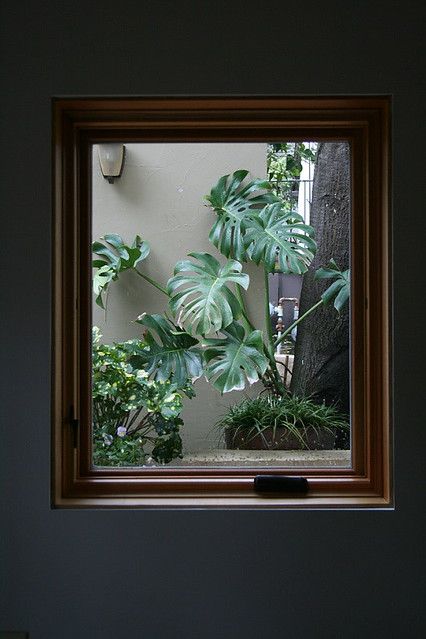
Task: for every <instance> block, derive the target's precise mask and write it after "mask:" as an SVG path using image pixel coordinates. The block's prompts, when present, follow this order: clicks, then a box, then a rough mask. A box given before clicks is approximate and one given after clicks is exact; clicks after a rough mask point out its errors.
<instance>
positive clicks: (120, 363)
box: [92, 327, 182, 466]
mask: <svg viewBox="0 0 426 639" xmlns="http://www.w3.org/2000/svg"><path fill="white" fill-rule="evenodd" d="M100 338H101V334H100V331H99V329H98V328H97V327H94V328H93V355H92V358H93V378H92V388H93V390H92V397H93V446H94V450H93V460H94V463H95V464H97V465H114V466H117V465H119V466H126V465H132V464H142V463H144V461H145V460H146V458H147V457H148V456H151V457H152V458H153V459H154V460H155V461H157V462H160V463H167V462H168V461H171V459H173V458H174V457H176V456H179V455H180V454H181V448H180V452H178V454H175V453H176V451H178V448H179V446H178V444H179V441H180V436H179V426H180V424H181V423H182V421H181V420H180V418H179V415H180V412H181V410H182V398H181V396H180V394H179V393H178V392H177V386H176V384H173V383H171V382H170V381H169V380H164V381H153V380H150V379H148V373H147V372H146V371H145V370H143V369H141V368H138V367H135V366H132V364H131V363H130V362H129V357H130V358H131V357H132V355H134V354H135V353H138V352H141V351H143V350H144V349H145V348H147V345H146V343H145V342H143V341H140V340H129V341H128V342H122V343H115V344H112V345H110V344H101V343H100ZM159 424H161V428H159ZM180 447H181V443H180ZM150 448H152V450H151V452H149V449H150ZM165 460H167V461H165Z"/></svg>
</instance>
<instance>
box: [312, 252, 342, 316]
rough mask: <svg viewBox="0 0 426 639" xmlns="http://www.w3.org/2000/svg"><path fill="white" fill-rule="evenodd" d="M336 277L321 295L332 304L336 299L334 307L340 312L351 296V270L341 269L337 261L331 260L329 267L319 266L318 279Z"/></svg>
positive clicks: (324, 300) (316, 274)
mask: <svg viewBox="0 0 426 639" xmlns="http://www.w3.org/2000/svg"><path fill="white" fill-rule="evenodd" d="M331 278H334V279H335V280H336V281H335V282H333V283H332V284H331V285H330V286H329V287H328V289H327V290H326V291H324V293H323V294H322V295H321V299H322V300H323V302H324V304H330V302H331V301H332V300H334V308H335V309H336V310H337V311H338V312H339V313H340V311H341V310H342V308H343V307H344V306H345V304H346V302H347V301H348V299H349V297H350V270H349V269H348V270H346V271H341V270H340V269H339V267H338V266H337V264H336V262H335V261H334V260H333V259H332V260H330V263H329V266H328V268H323V267H321V268H319V269H317V271H316V272H315V279H316V280H321V279H322V280H325V279H331Z"/></svg>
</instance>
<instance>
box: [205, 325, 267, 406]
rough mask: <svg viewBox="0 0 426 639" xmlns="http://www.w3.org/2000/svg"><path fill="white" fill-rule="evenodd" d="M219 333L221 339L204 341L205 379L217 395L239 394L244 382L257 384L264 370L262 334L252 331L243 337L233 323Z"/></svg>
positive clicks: (265, 363) (239, 329)
mask: <svg viewBox="0 0 426 639" xmlns="http://www.w3.org/2000/svg"><path fill="white" fill-rule="evenodd" d="M222 332H223V334H224V337H223V338H218V339H206V340H205V341H204V343H205V346H206V350H205V352H204V357H205V360H206V363H207V367H206V375H207V378H208V380H209V381H210V382H211V383H212V384H213V386H214V387H215V388H217V389H218V390H219V391H220V392H221V393H229V392H230V391H232V390H243V389H244V388H245V385H246V381H247V382H248V383H249V384H253V383H254V382H257V380H258V379H259V377H260V376H261V375H263V374H264V373H265V371H266V369H267V366H268V360H267V358H266V357H265V355H264V353H263V340H262V333H261V331H258V330H255V331H252V332H251V333H249V334H246V333H245V331H244V329H243V327H242V326H240V325H239V324H237V323H236V322H233V323H232V324H231V325H230V326H228V327H227V328H226V329H224V330H223V331H222Z"/></svg>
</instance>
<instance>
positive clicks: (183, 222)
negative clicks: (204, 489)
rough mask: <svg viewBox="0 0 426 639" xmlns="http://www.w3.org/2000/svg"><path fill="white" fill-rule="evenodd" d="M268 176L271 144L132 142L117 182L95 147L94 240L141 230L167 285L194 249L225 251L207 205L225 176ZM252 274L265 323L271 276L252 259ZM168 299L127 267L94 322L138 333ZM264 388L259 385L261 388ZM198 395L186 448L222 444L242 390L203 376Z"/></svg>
mask: <svg viewBox="0 0 426 639" xmlns="http://www.w3.org/2000/svg"><path fill="white" fill-rule="evenodd" d="M241 168H245V169H248V170H249V171H250V173H251V175H252V176H253V177H264V176H265V171H266V144H234V143H232V144H229V143H224V144H217V143H214V144H211V143H206V144H204V143H195V144H128V145H126V162H125V166H124V170H123V174H122V177H121V178H120V179H119V180H117V181H116V182H115V183H114V184H109V183H108V182H107V181H106V180H105V179H104V178H103V177H102V175H101V172H100V169H99V164H98V158H97V150H96V149H95V150H94V153H93V239H94V240H95V239H98V238H100V237H101V236H102V235H104V234H105V233H118V234H119V235H121V236H122V237H123V239H124V240H125V241H127V242H129V243H131V242H132V241H133V239H134V237H135V235H136V234H139V235H141V236H142V237H143V239H146V240H147V241H148V242H149V244H150V246H151V253H150V255H149V257H148V258H147V260H146V261H145V262H143V263H142V264H141V265H140V266H139V268H140V269H141V270H142V269H143V270H144V272H145V273H146V274H147V275H150V276H151V277H153V278H155V279H156V280H157V281H159V282H161V283H162V284H165V283H166V282H167V280H168V279H169V277H171V275H172V273H173V268H174V265H175V263H176V262H177V261H178V260H180V259H183V258H185V257H186V255H187V254H188V253H189V252H190V251H205V252H209V253H212V254H213V255H215V256H216V257H218V258H219V259H221V260H222V259H223V258H221V256H220V255H219V254H218V252H217V250H216V249H215V248H214V247H213V246H212V245H211V244H210V242H209V240H208V234H209V230H210V228H211V225H212V223H213V221H214V214H213V213H212V212H211V210H210V209H208V208H207V207H206V206H205V205H203V197H204V195H206V194H207V193H209V192H210V189H211V187H212V186H213V185H214V184H215V183H216V182H217V180H218V178H219V177H221V176H222V175H224V174H226V173H230V172H232V171H235V170H237V169H241ZM243 270H244V271H245V272H246V273H248V274H249V275H250V280H251V284H250V294H249V296H248V298H247V301H248V306H249V311H250V314H251V316H252V318H253V320H254V321H255V324H256V325H257V326H259V327H262V326H263V274H262V272H261V270H260V269H257V267H254V266H253V265H244V269H243ZM166 308H167V299H166V297H165V296H163V295H162V294H161V293H160V292H158V291H157V290H156V289H154V288H153V287H152V286H151V285H150V284H148V283H146V282H145V281H144V280H142V278H140V277H138V276H137V275H136V274H135V273H131V272H129V273H124V274H123V275H122V276H121V278H120V280H119V281H118V282H116V283H113V284H112V285H111V287H110V293H109V296H108V307H107V312H106V314H105V313H104V312H103V311H102V310H101V309H100V308H99V307H98V306H96V305H94V306H93V322H94V324H95V325H97V326H99V327H100V329H101V331H102V333H103V335H104V338H103V339H104V341H105V342H111V341H114V340H116V341H119V340H124V339H129V338H132V337H137V336H138V335H140V334H141V330H140V329H141V327H140V326H139V325H138V324H135V323H134V322H133V321H134V319H135V318H136V317H137V316H138V315H140V314H141V313H143V312H147V313H161V312H163V311H164V310H165V309H166ZM256 390H257V389H256ZM196 392H197V397H196V398H194V399H192V400H191V401H186V402H185V408H184V411H183V415H182V417H183V419H184V422H185V426H184V427H183V432H182V435H183V439H184V447H185V450H186V451H188V452H189V451H200V450H205V449H207V448H211V447H212V445H216V442H217V434H216V433H215V432H212V428H213V425H214V423H215V422H216V421H217V419H218V418H219V417H220V416H221V415H223V414H224V413H225V412H226V408H227V406H229V404H230V403H234V402H236V401H238V400H239V399H241V397H242V395H241V393H229V394H227V395H225V396H220V394H219V393H218V392H217V391H215V390H214V389H213V388H212V387H211V386H209V385H208V384H207V383H206V382H205V381H204V379H201V380H198V381H197V382H196Z"/></svg>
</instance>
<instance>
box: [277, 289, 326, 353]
mask: <svg viewBox="0 0 426 639" xmlns="http://www.w3.org/2000/svg"><path fill="white" fill-rule="evenodd" d="M323 303H324V302H323V301H322V299H321V300H319V301H318V302H317V303H316V304H314V305H313V306H311V308H309V309H308V310H307V311H306V313H303V315H302V316H301V317H299V318H298V319H297V320H296V321H295V322H293V324H290V326H289V327H288V328H286V330H285V331H284V332H283V333H281V335H280V337H279V338H278V339H277V340H276V342H275V344H274V347H275V348H276V347H277V346H278V344H281V342H282V341H283V339H284V338H285V337H287V335H288V334H289V333H291V331H292V330H293V328H295V327H296V326H297V325H298V324H299V323H300V322H301V321H302V320H304V319H305V317H308V315H310V314H311V313H312V311H314V310H315V309H316V308H319V307H320V306H321V304H323Z"/></svg>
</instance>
